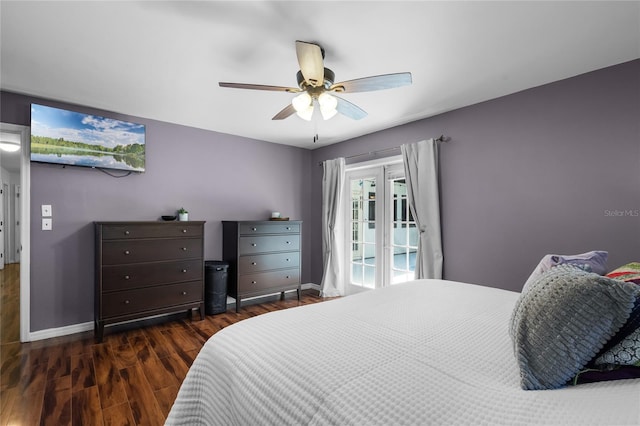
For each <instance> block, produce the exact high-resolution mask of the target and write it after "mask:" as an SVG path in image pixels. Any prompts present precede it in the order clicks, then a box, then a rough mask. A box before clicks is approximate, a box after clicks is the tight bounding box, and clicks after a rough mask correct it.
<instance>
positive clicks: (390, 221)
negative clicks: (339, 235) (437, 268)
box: [343, 159, 418, 294]
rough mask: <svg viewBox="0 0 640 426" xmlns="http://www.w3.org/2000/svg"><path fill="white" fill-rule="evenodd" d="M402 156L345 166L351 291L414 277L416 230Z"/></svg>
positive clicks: (349, 291) (349, 288)
mask: <svg viewBox="0 0 640 426" xmlns="http://www.w3.org/2000/svg"><path fill="white" fill-rule="evenodd" d="M399 161H401V160H398V159H395V161H393V162H387V163H386V164H382V165H375V166H369V167H360V168H357V169H352V170H347V171H346V179H345V184H346V185H347V188H346V191H344V192H345V197H346V198H347V199H346V200H345V204H343V205H345V206H346V207H347V208H346V209H345V213H346V215H345V216H346V217H345V219H344V220H345V224H346V226H345V230H346V234H347V235H345V242H346V250H345V253H346V256H347V259H346V261H345V264H346V265H348V267H347V268H345V274H346V275H347V276H346V277H345V279H346V282H347V286H346V287H347V288H346V290H347V294H350V293H356V292H359V291H363V290H367V289H374V288H378V287H384V286H387V285H391V284H396V283H401V282H405V281H409V280H411V279H413V277H414V271H415V255H416V250H417V244H418V238H417V230H416V224H415V221H414V220H413V216H412V215H411V212H410V209H409V204H408V201H407V192H406V184H405V180H404V168H403V165H402V163H401V162H399Z"/></svg>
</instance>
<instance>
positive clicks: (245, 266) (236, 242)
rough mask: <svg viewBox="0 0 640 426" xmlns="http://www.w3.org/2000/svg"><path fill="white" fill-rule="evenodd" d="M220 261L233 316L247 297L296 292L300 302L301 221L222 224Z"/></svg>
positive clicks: (282, 294)
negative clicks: (224, 268)
mask: <svg viewBox="0 0 640 426" xmlns="http://www.w3.org/2000/svg"><path fill="white" fill-rule="evenodd" d="M222 233H223V236H222V239H223V244H222V252H223V253H222V257H223V259H224V260H225V261H226V262H229V275H228V277H229V282H228V293H229V295H230V296H232V297H234V298H235V299H236V312H238V311H239V310H240V304H241V300H242V299H243V298H247V297H254V296H262V295H266V294H273V293H281V297H284V292H285V291H287V290H297V293H298V300H300V265H301V258H300V246H301V240H300V237H301V235H302V221H297V220H296V221H250V222H238V221H223V222H222Z"/></svg>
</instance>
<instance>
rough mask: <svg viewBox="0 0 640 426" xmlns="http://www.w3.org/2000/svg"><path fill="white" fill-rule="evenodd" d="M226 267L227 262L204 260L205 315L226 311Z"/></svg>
mask: <svg viewBox="0 0 640 426" xmlns="http://www.w3.org/2000/svg"><path fill="white" fill-rule="evenodd" d="M228 269H229V263H228V262H223V261H220V260H207V261H205V262H204V311H205V312H206V314H207V315H213V314H221V313H223V312H227V275H228Z"/></svg>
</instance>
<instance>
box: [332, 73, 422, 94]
mask: <svg viewBox="0 0 640 426" xmlns="http://www.w3.org/2000/svg"><path fill="white" fill-rule="evenodd" d="M409 84H411V73H410V72H400V73H397V74H383V75H375V76H372V77H364V78H357V79H355V80H348V81H343V82H340V83H335V84H333V85H332V86H331V87H330V88H329V90H333V91H336V92H349V93H353V92H371V91H374V90H384V89H393V88H395V87H401V86H407V85H409Z"/></svg>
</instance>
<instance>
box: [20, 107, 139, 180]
mask: <svg viewBox="0 0 640 426" xmlns="http://www.w3.org/2000/svg"><path fill="white" fill-rule="evenodd" d="M31 161H37V162H42V163H55V164H63V165H72V166H84V167H95V168H104V169H118V170H127V171H134V172H144V167H145V127H144V125H142V124H136V123H130V122H127V121H120V120H114V119H112V118H105V117H100V116H97V115H89V114H82V113H79V112H73V111H68V110H64V109H59V108H52V107H48V106H43V105H37V104H31Z"/></svg>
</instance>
